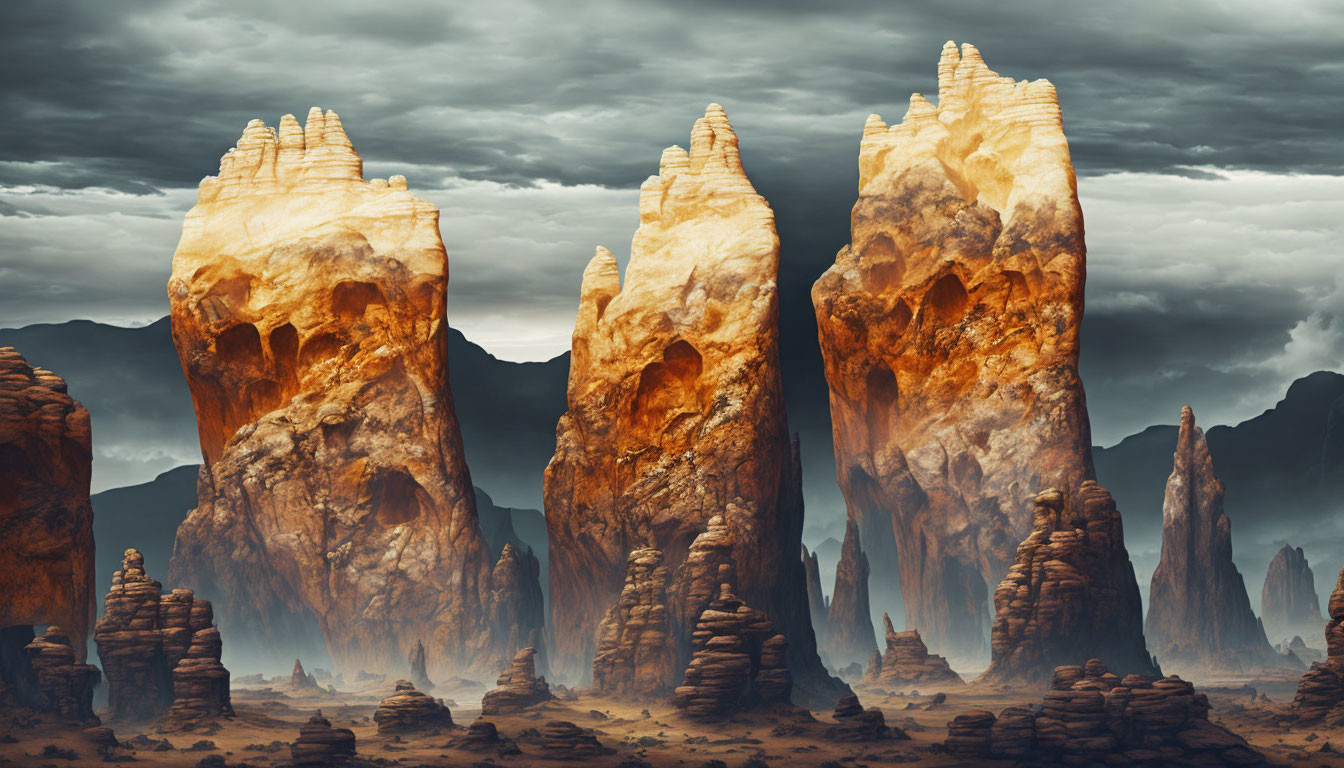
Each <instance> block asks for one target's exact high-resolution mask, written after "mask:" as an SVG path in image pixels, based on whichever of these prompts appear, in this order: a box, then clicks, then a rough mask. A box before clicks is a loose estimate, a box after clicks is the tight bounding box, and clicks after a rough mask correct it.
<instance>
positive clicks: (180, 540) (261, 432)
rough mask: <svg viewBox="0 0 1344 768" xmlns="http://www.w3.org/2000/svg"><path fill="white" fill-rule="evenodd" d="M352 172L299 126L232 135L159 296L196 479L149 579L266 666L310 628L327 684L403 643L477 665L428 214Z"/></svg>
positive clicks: (338, 140) (318, 132) (394, 181)
mask: <svg viewBox="0 0 1344 768" xmlns="http://www.w3.org/2000/svg"><path fill="white" fill-rule="evenodd" d="M362 174H363V163H362V161H361V159H360V157H359V155H358V154H356V152H355V150H354V148H353V147H352V145H351V143H350V140H349V139H348V138H347V137H346V134H345V130H344V129H343V128H342V126H341V121H340V119H339V118H338V117H337V116H336V114H335V113H334V112H327V113H325V114H323V113H322V112H321V110H318V109H313V110H312V111H311V112H309V114H308V119H307V123H306V125H305V126H303V127H300V125H299V123H298V122H297V121H296V120H295V119H294V118H293V117H292V116H290V115H286V116H285V117H284V118H282V119H281V121H280V127H279V131H278V136H277V132H276V131H274V130H272V129H271V128H269V127H267V126H266V125H264V124H263V123H262V122H261V121H259V120H254V121H252V122H251V123H249V124H248V126H247V129H246V130H245V131H244V132H243V136H242V138H241V139H240V140H239V141H238V146H237V147H236V148H235V149H232V150H230V151H229V152H228V154H226V155H225V156H224V158H223V159H222V160H221V161H220V170H219V176H217V177H208V178H206V179H205V180H204V181H202V182H201V185H200V196H199V199H198V202H197V204H196V206H195V207H194V208H192V209H191V211H190V212H189V213H188V214H187V217H186V222H185V224H184V225H183V229H182V239H181V240H180V242H179V243H178V246H177V251H176V253H174V255H173V273H172V277H171V279H170V280H169V283H168V295H169V299H170V303H171V308H172V331H173V340H174V343H175V344H176V346H177V351H178V355H179V357H180V358H181V361H182V367H183V370H184V372H185V373H186V378H187V383H188V385H189V387H190V389H191V395H192V399H193V401H194V403H195V407H196V417H197V426H198V429H199V433H200V443H201V453H202V455H203V457H204V459H205V463H204V465H203V466H202V468H201V472H200V480H199V484H198V501H199V506H198V507H197V508H196V509H195V510H194V511H193V512H191V513H190V514H189V516H188V517H187V519H186V520H185V521H184V522H183V523H182V525H181V527H180V528H179V530H178V535H177V545H176V550H175V553H174V557H173V562H172V568H171V570H170V574H171V578H172V579H173V580H174V581H175V582H181V583H185V584H187V585H189V586H192V587H194V588H196V590H197V591H198V592H201V593H202V594H206V595H210V596H212V597H214V598H216V599H217V600H218V601H219V603H220V620H221V624H222V625H223V626H224V627H225V628H226V630H227V631H229V632H236V633H238V634H239V635H246V636H249V637H254V638H257V639H258V641H259V643H260V645H261V646H262V647H264V648H271V649H274V653H275V655H276V656H277V657H278V658H284V657H285V656H284V655H283V654H288V655H292V651H293V650H294V645H296V644H299V642H300V638H304V639H306V638H308V637H309V636H310V633H311V632H312V631H313V628H314V625H315V626H316V627H317V628H320V631H321V633H322V635H323V637H324V638H325V641H326V645H327V649H328V651H329V652H330V654H331V657H332V659H333V660H334V661H335V663H336V667H337V671H341V670H346V671H352V670H355V669H359V668H361V667H363V668H371V669H384V670H387V669H399V668H400V667H401V665H402V663H403V659H405V658H406V654H407V652H408V651H409V650H410V643H412V642H414V641H415V640H416V639H423V641H424V643H425V644H426V647H427V650H428V651H429V659H430V661H431V663H434V664H440V663H441V664H443V665H444V667H445V670H444V671H445V672H446V671H450V670H453V669H456V668H469V667H474V666H484V665H487V664H489V663H490V662H491V661H493V660H494V659H495V658H498V655H499V654H498V653H497V652H495V651H494V649H492V648H491V627H490V626H489V617H490V607H491V606H490V580H491V563H490V562H489V558H488V555H487V552H486V546H485V543H484V541H483V539H482V536H481V533H480V531H479V529H478V524H477V518H476V512H475V501H474V496H473V493H472V487H471V482H470V479H469V477H468V474H467V467H466V463H465V461H464V460H463V456H462V441H461V436H460V434H459V430H458V424H457V420H456V417H455V416H454V414H453V407H452V399H451V396H450V394H449V390H448V378H447V371H446V367H445V351H444V350H445V346H444V345H445V341H444V338H445V330H446V327H447V323H446V320H445V317H444V290H445V286H446V285H447V282H448V274H447V256H446V254H445V252H444V248H443V243H442V241H441V239H440V237H439V230H438V211H437V210H435V208H434V207H433V206H432V205H430V204H429V203H427V202H425V201H424V200H422V199H420V198H418V197H414V196H412V195H411V194H410V193H409V192H407V188H406V180H405V178H403V177H401V176H393V177H391V178H390V179H387V180H383V179H373V180H369V181H365V180H364V179H363V177H362ZM258 478H265V482H261V481H260V480H258ZM314 478H323V480H322V481H321V482H314ZM277 660H278V659H277ZM430 671H431V672H433V671H434V670H430Z"/></svg>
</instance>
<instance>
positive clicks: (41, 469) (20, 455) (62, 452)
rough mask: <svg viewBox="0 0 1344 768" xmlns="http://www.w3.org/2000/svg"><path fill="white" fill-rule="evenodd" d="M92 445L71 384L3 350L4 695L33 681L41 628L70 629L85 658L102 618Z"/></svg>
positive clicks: (0, 573)
mask: <svg viewBox="0 0 1344 768" xmlns="http://www.w3.org/2000/svg"><path fill="white" fill-rule="evenodd" d="M90 438H91V431H90V428H89V412H88V411H87V410H85V408H84V406H82V405H80V404H79V403H78V402H77V401H75V400H73V399H72V398H71V397H70V395H69V393H68V392H67V391H66V384H65V380H64V379H62V378H61V377H60V376H57V375H56V374H54V373H52V372H51V371H48V370H45V369H43V368H39V367H35V366H32V365H29V363H28V361H27V360H25V359H24V358H23V356H22V355H20V354H19V353H18V352H17V351H16V350H15V349H14V348H13V347H0V562H3V563H4V564H5V565H4V568H0V594H3V595H4V599H3V600H0V689H3V688H4V687H5V685H6V682H5V681H6V680H8V681H9V684H10V685H16V686H19V681H18V678H19V677H24V678H31V676H32V673H31V670H28V669H27V666H28V664H27V662H26V661H25V655H24V650H23V649H24V647H25V646H26V645H27V644H28V643H30V642H32V641H33V639H34V631H33V627H34V625H49V624H55V625H59V626H60V627H62V628H64V630H65V632H64V635H65V636H68V637H69V641H70V645H71V646H72V647H73V648H74V652H75V661H77V662H82V661H83V660H84V657H85V648H86V645H85V644H86V639H87V638H88V635H89V628H90V627H91V626H92V624H93V615H94V609H93V608H94V607H93V576H94V573H93V507H92V506H91V505H90V504H89V478H90V476H91V472H92V461H93V452H92V449H91V447H90ZM19 687H24V688H33V689H35V683H33V682H32V681H31V680H28V681H27V682H24V683H23V684H22V685H21V686H19Z"/></svg>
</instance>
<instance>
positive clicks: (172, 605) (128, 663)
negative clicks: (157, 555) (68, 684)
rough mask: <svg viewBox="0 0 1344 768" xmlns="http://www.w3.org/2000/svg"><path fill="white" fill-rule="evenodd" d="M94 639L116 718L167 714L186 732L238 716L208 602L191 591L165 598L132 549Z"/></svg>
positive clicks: (116, 575)
mask: <svg viewBox="0 0 1344 768" xmlns="http://www.w3.org/2000/svg"><path fill="white" fill-rule="evenodd" d="M93 639H94V642H95V643H97V644H98V657H99V658H100V659H102V662H103V673H104V674H105V675H106V677H107V686H108V706H109V708H110V709H111V712H112V716H113V717H115V718H117V719H126V720H142V719H147V718H152V717H157V716H159V715H162V714H164V713H165V712H168V714H169V717H168V719H167V722H168V724H171V725H176V726H181V727H188V726H191V725H194V724H197V723H202V722H206V721H209V720H211V719H213V718H216V717H219V716H221V715H224V716H230V715H232V714H233V708H232V706H231V704H230V702H229V671H228V670H227V669H225V668H224V665H223V664H221V663H220V660H219V659H220V654H221V651H222V643H221V642H220V637H219V630H218V629H216V628H215V627H214V611H213V608H212V607H211V605H210V601H209V600H200V599H197V598H196V597H195V595H193V594H192V591H191V590H189V589H174V590H172V591H171V592H169V593H168V594H164V593H163V585H161V584H160V583H159V582H158V581H156V580H154V579H152V578H150V577H149V575H148V574H146V573H145V558H144V556H143V555H141V554H140V552H139V551H138V550H136V549H134V548H132V549H128V550H126V552H125V553H124V555H123V557H122V561H121V570H119V571H117V572H116V573H114V574H113V575H112V586H111V588H110V589H109V590H108V592H107V598H106V599H105V601H104V606H103V617H102V618H101V619H99V620H98V624H97V625H96V626H95V627H94V630H93Z"/></svg>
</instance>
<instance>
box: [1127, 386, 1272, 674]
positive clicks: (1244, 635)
mask: <svg viewBox="0 0 1344 768" xmlns="http://www.w3.org/2000/svg"><path fill="white" fill-rule="evenodd" d="M1144 633H1145V634H1146V635H1147V636H1148V640H1149V642H1150V643H1151V645H1152V649H1153V652H1154V653H1155V654H1156V655H1157V658H1158V660H1159V661H1160V662H1162V663H1164V664H1170V665H1172V666H1177V667H1184V668H1190V667H1195V668H1211V669H1222V670H1232V671H1238V670H1242V669H1245V668H1254V667H1259V666H1264V665H1266V664H1273V663H1274V662H1275V661H1277V656H1276V654H1275V653H1274V649H1273V648H1272V647H1270V645H1269V642H1268V640H1266V639H1265V631H1264V629H1263V627H1261V626H1260V623H1259V620H1258V619H1257V618H1256V616H1255V613H1254V612H1252V611H1251V601H1250V598H1249V597H1248V596H1247V594H1246V585H1245V583H1244V582H1243V581H1242V578H1241V573H1240V572H1239V571H1238V570H1237V566H1236V564H1235V563H1233V562H1232V523H1231V521H1230V520H1228V518H1227V515H1226V514H1224V513H1223V481H1222V480H1220V479H1218V476H1217V475H1216V474H1214V470H1213V456H1212V455H1211V454H1210V453H1209V444H1208V442H1207V441H1206V440H1205V439H1204V430H1202V429H1200V428H1199V427H1198V426H1196V425H1195V414H1194V412H1193V411H1191V410H1190V406H1185V407H1184V408H1182V409H1181V428H1180V432H1179V433H1178V435H1177V438H1176V452H1175V454H1174V455H1173V466H1172V470H1171V475H1170V476H1169V477H1168V478H1167V490H1166V497H1165V498H1164V499H1163V502H1162V557H1161V559H1160V560H1159V561H1158V564H1157V569H1156V570H1155V571H1153V581H1152V586H1151V587H1150V589H1149V592H1148V618H1147V621H1146V623H1145V624H1144Z"/></svg>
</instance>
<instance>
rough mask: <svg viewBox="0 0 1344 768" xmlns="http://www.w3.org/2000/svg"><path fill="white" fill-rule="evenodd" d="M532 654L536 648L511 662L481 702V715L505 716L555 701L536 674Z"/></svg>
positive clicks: (521, 653)
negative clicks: (544, 702) (545, 702)
mask: <svg viewBox="0 0 1344 768" xmlns="http://www.w3.org/2000/svg"><path fill="white" fill-rule="evenodd" d="M536 655H537V649H536V648H524V649H522V650H521V651H518V653H517V654H516V655H515V656H514V657H513V663H512V664H510V665H509V667H508V669H505V670H504V672H503V673H502V674H501V675H500V676H499V679H498V680H496V681H495V685H497V686H498V687H497V688H495V689H494V690H492V691H489V692H488V693H486V694H485V696H484V697H483V698H482V699H481V714H483V715H502V714H508V713H510V712H517V711H519V710H522V709H526V708H528V707H530V706H533V705H535V704H540V703H542V702H543V701H549V700H551V699H553V698H555V697H554V696H552V695H551V687H550V686H549V685H547V684H546V678H544V677H539V676H538V675H537V666H536V660H535V659H536Z"/></svg>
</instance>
